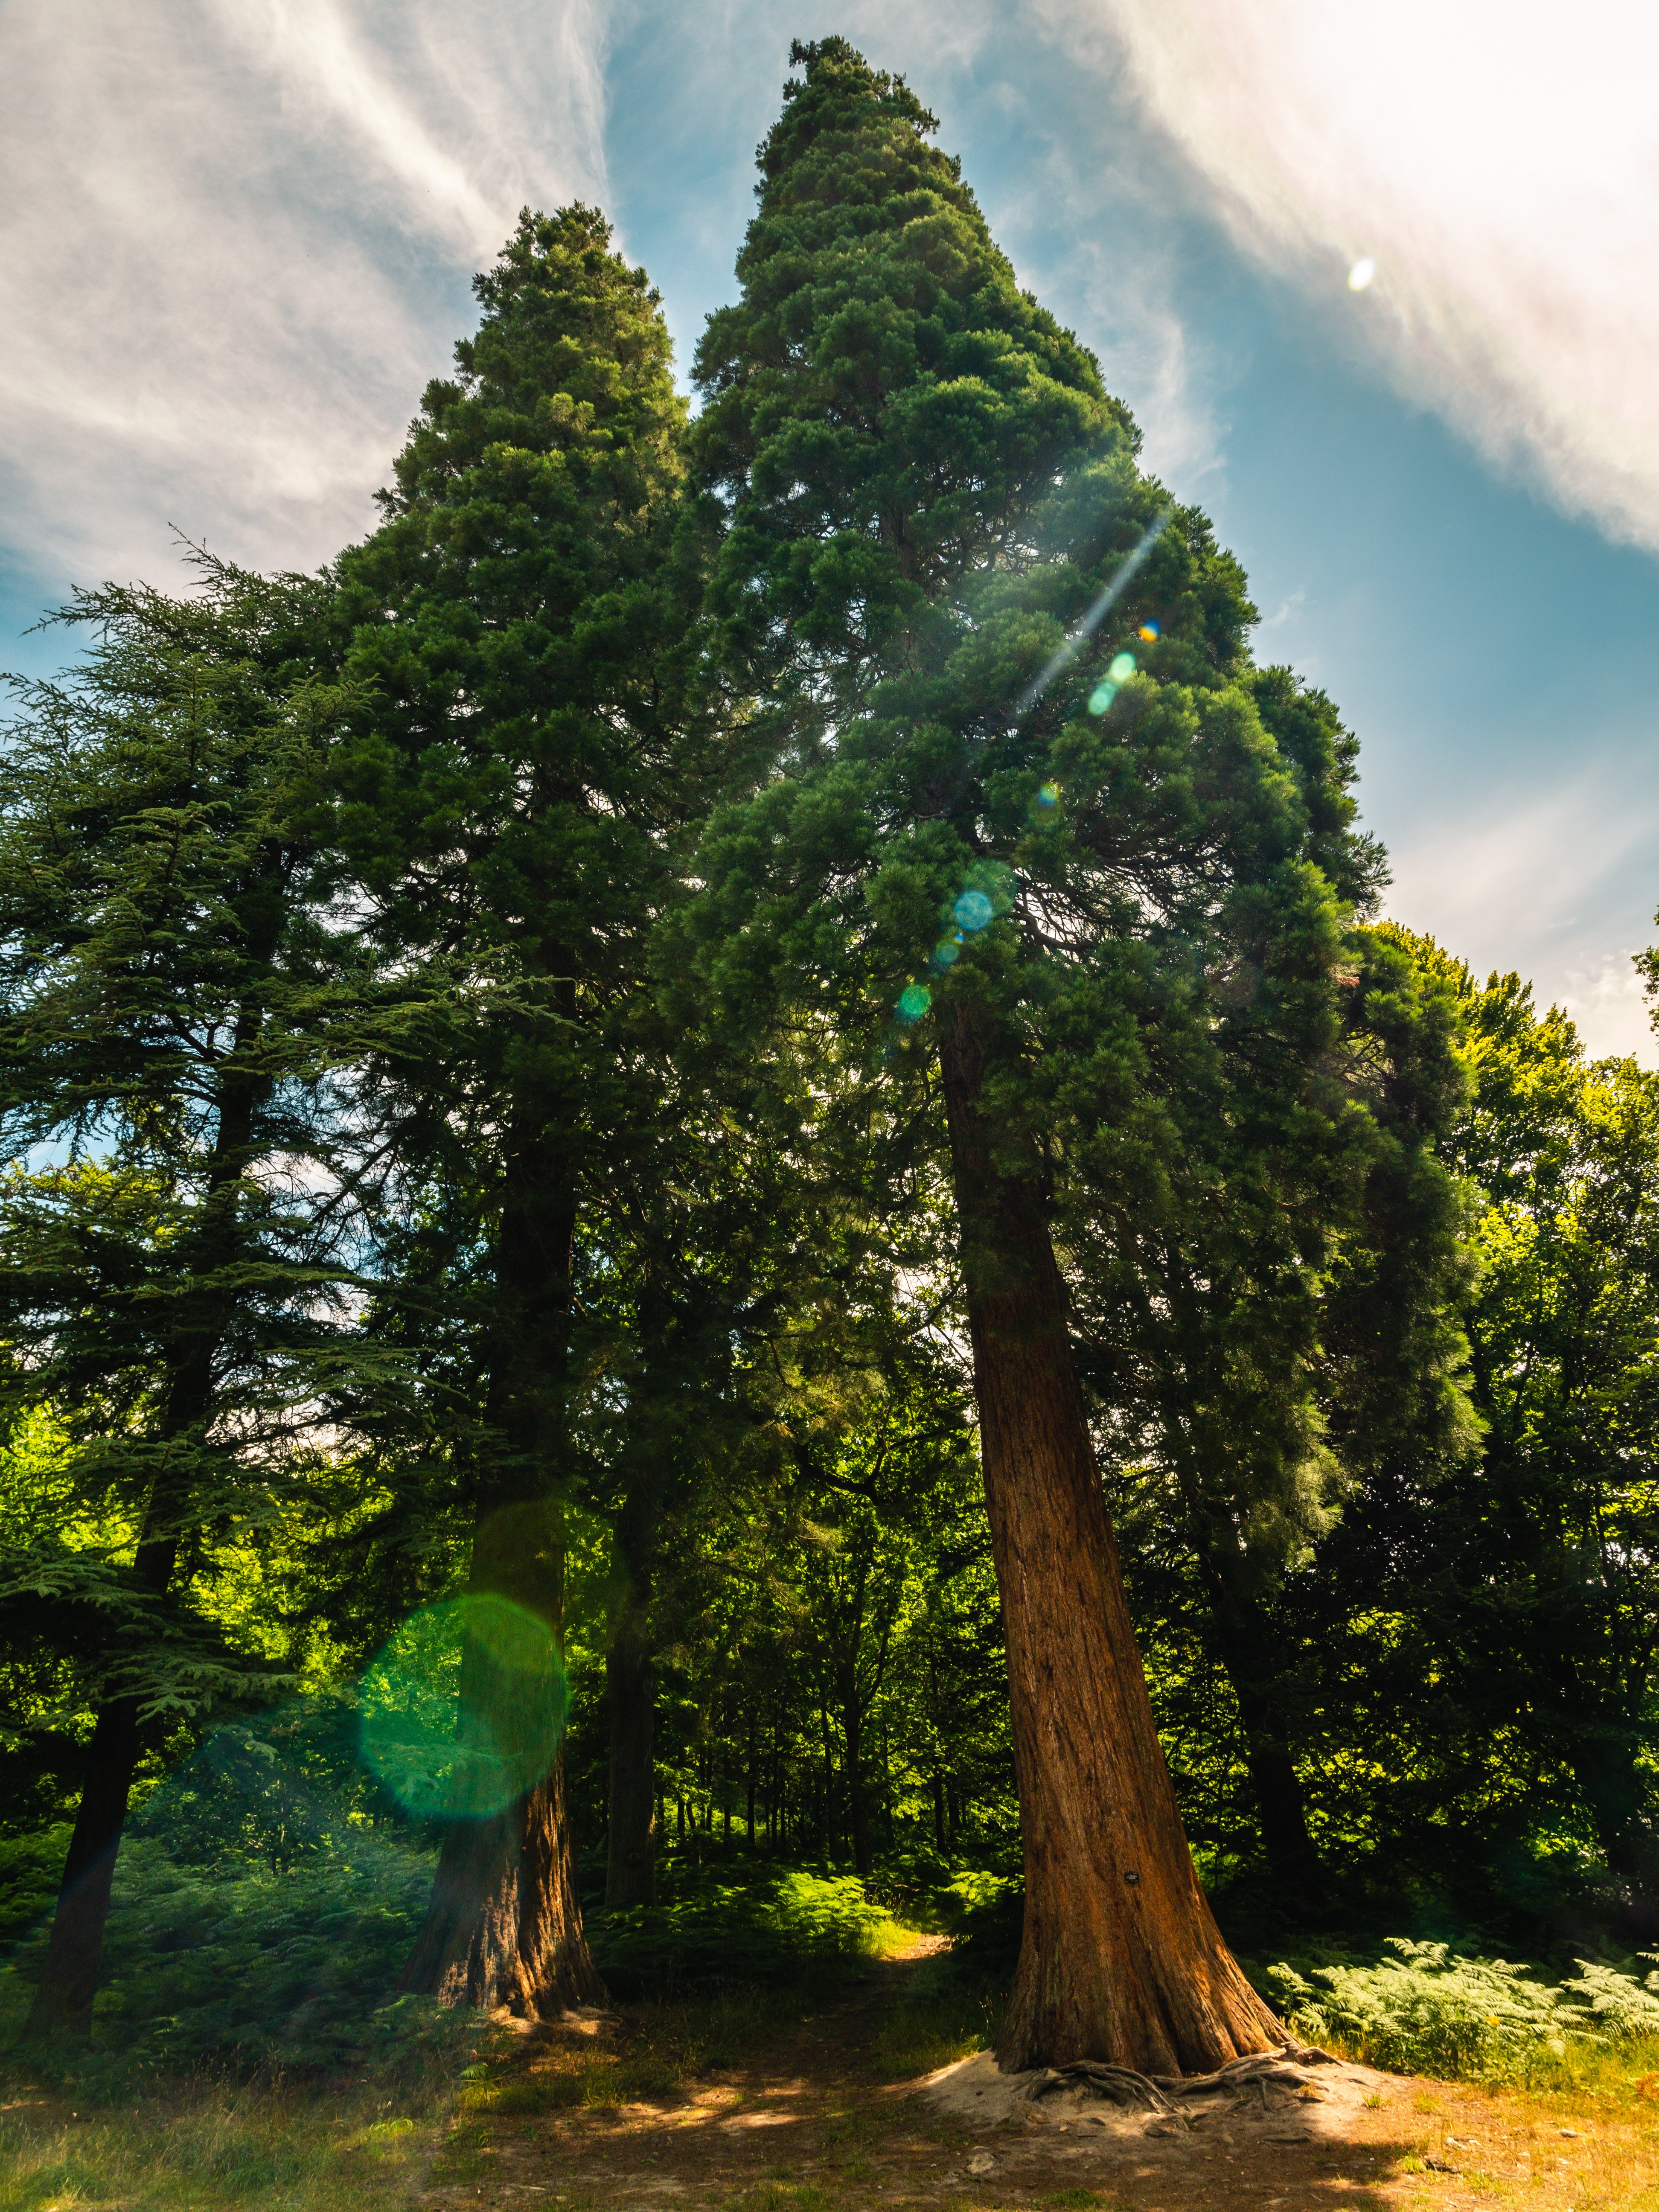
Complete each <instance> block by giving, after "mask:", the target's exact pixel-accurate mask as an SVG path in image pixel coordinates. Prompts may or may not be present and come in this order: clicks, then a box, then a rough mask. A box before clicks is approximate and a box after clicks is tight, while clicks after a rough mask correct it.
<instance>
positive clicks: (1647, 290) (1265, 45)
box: [1037, 0, 1659, 547]
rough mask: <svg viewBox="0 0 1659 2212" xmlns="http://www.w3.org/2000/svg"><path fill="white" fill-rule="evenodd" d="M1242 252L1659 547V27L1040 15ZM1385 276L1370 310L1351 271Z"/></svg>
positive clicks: (1335, 11) (1527, 17)
mask: <svg viewBox="0 0 1659 2212" xmlns="http://www.w3.org/2000/svg"><path fill="white" fill-rule="evenodd" d="M1037 5H1038V6H1039V8H1040V10H1041V12H1042V15H1043V16H1044V17H1045V18H1046V20H1047V21H1048V23H1049V25H1050V26H1051V27H1052V28H1054V30H1056V31H1058V32H1060V33H1064V34H1065V35H1066V36H1068V37H1070V38H1071V39H1072V40H1073V43H1074V46H1075V48H1076V51H1077V52H1078V55H1079V65H1080V66H1085V67H1093V68H1095V69H1097V70H1101V71H1103V72H1105V73H1108V74H1112V73H1117V72H1121V70H1122V68H1123V66H1124V64H1125V63H1126V62H1127V70H1128V74H1129V77H1130V80H1131V82H1133V85H1134V87H1135V88H1136V89H1137V90H1138V92H1139V95H1140V98H1141V99H1142V100H1143V102H1144V104H1145V106H1146V110H1147V111H1148V112H1149V113H1150V114H1151V115H1152V118H1154V119H1155V120H1156V121H1157V122H1158V124H1159V125H1161V126H1162V127H1163V129H1164V131H1165V132H1166V133H1167V134H1168V136H1169V137H1170V139H1171V140H1172V141H1173V142H1174V143H1175V144H1176V146H1177V147H1178V148H1179V149H1181V151H1182V154H1183V155H1184V156H1185V158H1186V161H1187V162H1188V165H1189V167H1190V171H1191V173H1192V174H1193V175H1194V176H1195V177H1196V178H1197V179H1200V180H1201V183H1202V186H1203V189H1204V191H1205V192H1206V194H1207V196H1208V198H1209V200H1210V202H1211V204H1212V205H1213V206H1214V207H1216V208H1217V209H1218V210H1220V211H1221V213H1222V214H1223V216H1225V219H1226V221H1227V222H1228V224H1229V225H1230V227H1231V230H1232V233H1233V234H1234V236H1235V237H1236V238H1237V240H1239V241H1240V242H1241V243H1243V245H1244V246H1246V247H1247V248H1248V249H1249V251H1250V252H1253V253H1255V255H1257V256H1259V257H1260V258H1261V259H1263V260H1264V261H1267V262H1268V263H1270V264H1273V266H1275V267H1276V268H1278V269H1279V270H1281V271H1283V272H1285V273H1286V274H1288V275H1290V276H1292V277H1294V278H1296V279H1297V280H1298V281H1299V282H1300V283H1302V284H1303V285H1304V286H1305V287H1306V288H1307V289H1309V290H1310V292H1312V293H1315V294H1316V295H1321V296H1322V297H1324V298H1326V299H1327V300H1328V302H1329V307H1330V313H1331V314H1332V316H1333V318H1334V317H1337V316H1341V317H1344V318H1346V322H1347V325H1348V328H1349V330H1350V331H1351V333H1352V343H1354V345H1355V346H1356V347H1357V348H1358V349H1362V350H1364V351H1366V352H1368V353H1370V355H1371V356H1372V357H1374V358H1375V359H1376V360H1378V361H1379V362H1382V363H1383V364H1384V365H1385V366H1386V368H1387V370H1388V372H1389V374H1390V375H1391V376H1392V378H1393V379H1394V380H1395V383H1396V385H1397V386H1398V387H1399V388H1400V389H1401V390H1402V391H1403V392H1406V393H1407V395H1408V396H1409V397H1411V398H1414V399H1416V400H1418V401H1419V402H1422V403H1425V404H1428V405H1430V406H1431V407H1433V408H1434V409H1436V410H1437V411H1438V412H1439V413H1440V414H1441V415H1442V416H1443V417H1444V418H1445V419H1447V420H1448V421H1449V422H1452V423H1453V424H1454V425H1455V427H1456V428H1458V429H1459V430H1460V431H1462V433H1463V434H1464V435H1466V436H1468V438H1469V439H1470V440H1472V441H1474V444H1475V445H1476V446H1477V447H1480V449H1481V450H1482V451H1483V452H1484V453H1486V454H1487V455H1488V456H1489V457H1490V458H1491V459H1492V460H1494V461H1495V462H1497V463H1498V464H1499V465H1502V466H1504V467H1508V468H1512V469H1515V470H1516V471H1521V472H1522V473H1524V474H1525V475H1526V476H1527V477H1529V478H1530V479H1531V480H1532V481H1534V483H1537V484H1538V485H1539V486H1541V488H1542V489H1544V490H1545V491H1546V492H1547V494H1548V495H1550V496H1551V497H1552V498H1553V499H1554V500H1555V501H1557V502H1558V503H1559V505H1560V506H1561V507H1563V508H1565V509H1566V510H1567V511H1569V512H1571V513H1582V514H1584V515H1587V516H1589V517H1591V518H1593V519H1594V520H1595V521H1596V522H1597V523H1598V524H1599V525H1600V526H1601V528H1602V529H1604V530H1605V531H1606V532H1608V533H1609V534H1610V535H1612V536H1613V537H1615V538H1623V539H1626V540H1630V541H1632V542H1635V543H1637V544H1643V545H1646V546H1650V547H1656V546H1659V379H1656V377H1655V375H1654V374H1653V368H1652V364H1653V362H1654V361H1655V359H1656V358H1659V289H1656V288H1655V287H1654V285H1653V284H1652V283H1650V280H1649V272H1650V267H1651V264H1652V259H1653V252H1654V238H1655V234H1656V229H1659V150H1656V141H1655V135H1654V124H1653V112H1654V109H1653V101H1654V94H1653V87H1654V84H1655V83H1656V82H1659V13H1656V12H1655V11H1654V10H1652V9H1640V8H1638V7H1635V6H1632V4H1631V0H1585V4H1584V5H1583V6H1582V7H1580V8H1579V9H1577V11H1576V12H1575V13H1574V14H1573V15H1572V16H1571V19H1568V18H1564V17H1563V15H1562V14H1561V11H1560V9H1559V8H1556V7H1553V6H1552V7H1546V6H1544V5H1542V4H1541V0H1465V4H1463V5H1462V6H1460V7H1455V8H1449V7H1447V6H1445V5H1444V4H1443V0H1344V4H1343V5H1341V6H1340V7H1336V6H1333V5H1332V4H1331V0H1250V4H1249V6H1240V5H1239V4H1238V0H1037ZM1361 257H1370V258H1374V260H1375V262H1376V276H1375V279H1374V281H1373V282H1372V283H1371V284H1370V287H1369V288H1368V289H1364V290H1362V291H1359V292H1357V293H1356V292H1350V291H1349V289H1348V288H1347V272H1348V270H1349V269H1350V267H1351V266H1352V264H1354V263H1355V262H1357V261H1358V260H1359V259H1360V258H1361Z"/></svg>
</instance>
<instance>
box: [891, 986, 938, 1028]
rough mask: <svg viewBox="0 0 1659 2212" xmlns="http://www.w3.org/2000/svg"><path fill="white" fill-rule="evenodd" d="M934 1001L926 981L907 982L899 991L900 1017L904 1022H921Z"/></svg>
mask: <svg viewBox="0 0 1659 2212" xmlns="http://www.w3.org/2000/svg"><path fill="white" fill-rule="evenodd" d="M932 1005H933V993H932V992H931V991H930V990H929V989H928V987H927V985H926V984H925V983H907V984H906V985H905V987H904V988H903V989H902V991H901V992H900V993H899V1002H898V1018H899V1019H900V1020H901V1021H902V1022H904V1023H907V1024H908V1023H910V1022H919V1021H920V1020H921V1018H922V1016H923V1015H924V1014H925V1013H926V1012H927V1009H928V1007H929V1006H932Z"/></svg>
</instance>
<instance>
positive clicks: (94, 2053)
mask: <svg viewBox="0 0 1659 2212" xmlns="http://www.w3.org/2000/svg"><path fill="white" fill-rule="evenodd" d="M430 1879H431V1867H430V1862H429V1861H428V1860H426V1859H423V1858H419V1857H415V1856H413V1855H412V1854H410V1853H406V1852H403V1851H400V1850H397V1849H396V1848H395V1847H393V1846H391V1845H389V1844H384V1843H375V1842H374V1841H373V1840H371V1839H368V1838H364V1839H363V1840H362V1842H361V1843H360V1844H356V1846H355V1847H352V1848H350V1849H349V1850H341V1851H337V1852H334V1853H329V1854H325V1855H321V1856H319V1857H316V1858H313V1859H308V1860H306V1861H303V1862H301V1863H299V1864H298V1865H296V1866H295V1868H294V1869H292V1870H291V1871H290V1872H288V1873H285V1874H271V1873H269V1872H265V1871H264V1870H256V1869H246V1870H245V1871H243V1872H242V1873H241V1874H240V1875H228V1874H227V1873H226V1872H225V1871H223V1870H222V1869H221V1870H218V1871H205V1872H204V1871H200V1870H197V1869H191V1868H187V1867H182V1866H179V1864H177V1863H175V1862H174V1861H173V1860H172V1859H170V1858H169V1857H167V1855H166V1854H165V1852H163V1851H162V1850H161V1847H160V1846H159V1845H158V1844H155V1843H154V1842H152V1841H149V1840H148V1839H145V1838H133V1839H132V1840H131V1841H130V1842H129V1844H128V1845H127V1848H126V1849H125V1851H124V1852H123V1854H122V1860H121V1866H120V1869H119V1872H118V1878H117V1882H116V1888H115V1897H114V1903H113V1907H112V1912H111V1916H110V1921H109V1928H108V1933H107V1936H106V1962H107V1971H106V1979H105V1984H104V1987H103V1989H102V1990H101V1992H100V1996H99V2000H98V2006H97V2011H96V2015H95V2021H94V2040H93V2044H92V2045H91V2046H90V2049H89V2051H87V2052H84V2053H82V2054H80V2055H78V2056H71V2057H70V2058H68V2059H67V2060H64V2061H60V2062H58V2063H60V2064H66V2065H67V2067H68V2069H69V2071H70V2075H72V2076H73V2078H75V2079H76V2081H77V2082H81V2083H82V2084H83V2085H84V2087H85V2090H86V2093H88V2094H92V2093H94V2092H96V2091H98V2090H99V2089H100V2087H101V2088H102V2089H103V2090H104V2091H105V2092H106V2093H117V2092H119V2091H122V2090H125V2089H126V2088H129V2087H132V2086H133V2085H135V2084H137V2083H138V2082H140V2081H143V2080H145V2079H147V2078H149V2077H152V2076H160V2075H171V2076H175V2077H176V2076H180V2075H190V2074H191V2073H192V2072H195V2071H197V2070H199V2069H211V2070H215V2071H219V2070H223V2071H227V2072H230V2073H238V2074H240V2073H250V2072H252V2071H254V2070H256V2069H267V2070H269V2069H277V2068H280V2069H297V2070H301V2071H311V2072H331V2073H332V2072H337V2071H338V2070H340V2069H345V2068H349V2069H362V2068H369V2069H374V2070H375V2071H377V2072H380V2073H386V2074H388V2075H411V2076H413V2075H420V2076H422V2077H423V2078H424V2077H425V2076H428V2075H429V2076H430V2077H431V2078H432V2079H433V2080H434V2081H435V2080H437V2079H438V2078H439V2077H440V2076H441V2075H443V2074H444V2072H445V2070H446V2069H447V2067H448V2065H449V2063H450V2062H451V2060H452V2059H453V2057H454V2055H455V2053H456V2052H457V2051H459V2050H460V2049H461V2048H462V2047H463V2046H465V2045H466V2044H467V2043H468V2041H469V2039H470V2038H471V2036H472V2034H473V2033H474V2027H475V2023H474V2022H473V2021H471V2018H470V2016H468V2015H465V2013H463V2014H459V2015H458V2014H455V2013H451V2012H446V2011H445V2010H444V2008H441V2007H440V2006H436V2005H435V2004H433V2003H431V2002H428V2000H425V1999H422V1998H411V1997H401V1998H398V1999H396V2000H393V1999H392V1984H393V1982H394V1981H395V1980H396V1978H397V1975H398V1969H399V1968H400V1967H401V1966H402V1964H403V1961H404V1957H405V1956H406V1955H407V1953H408V1948H409V1945H410V1941H411V1940H412V1937H413V1934H414V1931H415V1929H416V1926H417V1925H418V1924H419V1920H420V1916H421V1913H422V1910H423V1908H424V1905H425V1901H426V1890H427V1887H428V1884H429V1881H430ZM42 1941H43V1938H40V1937H37V1938H36V1940H35V1941H34V1942H32V1943H29V1944H26V1945H24V1946H22V1947H21V1948H20V1949H19V1950H18V1951H17V1952H16V1953H15V1955H14V1959H13V1962H12V1964H11V1965H10V1966H9V1967H8V1968H7V1969H6V1972H5V1977H4V1981H5V1999H4V2002H5V2007H6V2011H7V2014H8V2016H9V2017H8V2025H9V2026H12V2027H15V2024H16V2021H17V2020H18V2018H19V2017H20V2016H21V2010H22V2006H23V2002H24V2001H25V2000H26V1997H27V1985H28V1984H29V1981H30V1979H31V1978H32V1975H33V1972H34V1971H36V1970H38V1963H39V1956H40V1948H41V1942H42Z"/></svg>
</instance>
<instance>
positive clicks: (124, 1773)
mask: <svg viewBox="0 0 1659 2212" xmlns="http://www.w3.org/2000/svg"><path fill="white" fill-rule="evenodd" d="M137 1764H138V1700H137V1699H136V1698H116V1699H111V1700H110V1701H109V1703H108V1704H106V1705H105V1706H104V1707H103V1708H102V1710H101V1711H100V1713H99V1716H98V1721H97V1725H96V1727H95V1728H94V1730H93V1735H92V1741H91V1743H90V1744H89V1745H88V1747H87V1774H86V1780H85V1783H84V1784H83V1785H82V1790H81V1803H80V1807H79V1809H78V1810H77V1812H76V1816H75V1832H74V1833H73V1835H72V1836H71V1837H70V1847H69V1856H68V1857H67V1859H66V1860H65V1861H64V1873H63V1879H62V1881H61V1883H60V1885H59V1887H58V1906H57V1910H56V1911H55V1912H54V1913H53V1915H52V1936H51V1940H50V1942H48V1944H47V1946H46V1963H45V1965H44V1966H43V1968H42V1970H41V1975H40V1984H39V1985H38V1987H37V1988H36V1990H35V1993H34V2002H33V2004H32V2005H31V2006H30V2008H29V2016H28V2026H27V2033H28V2034H29V2035H31V2036H56V2035H64V2034H70V2035H82V2034H84V2033H86V2031H87V2029H88V2027H90V2026H91V2024H92V2001H93V1998H94V1996H96V1994H97V1990H98V1970H99V1965H100V1960H102V1957H103V1951H104V1929H105V1926H106V1923H107V1922H108V1919H109V1904H110V1886H111V1884H112V1881H113V1880H114V1877H115V1860H116V1854H117V1852H118V1850H119V1848H120V1843H121V1831H122V1828H123V1826H124V1825H125V1820H126V1817H127V1803H128V1800H129V1798H130V1797H131V1792H132V1777H133V1771H134V1769H135V1768H136V1767H137Z"/></svg>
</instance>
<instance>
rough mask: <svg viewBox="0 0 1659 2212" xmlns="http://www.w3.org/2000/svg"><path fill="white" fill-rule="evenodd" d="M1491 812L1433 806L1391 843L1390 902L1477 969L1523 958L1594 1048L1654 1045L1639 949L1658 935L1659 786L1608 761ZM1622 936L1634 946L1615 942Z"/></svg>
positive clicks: (1530, 975) (1644, 1052)
mask: <svg viewBox="0 0 1659 2212" xmlns="http://www.w3.org/2000/svg"><path fill="white" fill-rule="evenodd" d="M1482 808H1483V811H1482V815H1481V818H1480V821H1479V822H1478V823H1476V822H1472V821H1471V820H1470V819H1469V818H1468V817H1466V816H1450V817H1430V818H1431V819H1432V820H1433V825H1434V826H1432V827H1428V826H1425V825H1424V824H1419V826H1417V827H1415V828H1413V829H1407V830H1406V831H1405V832H1404V834H1401V835H1397V836H1395V838H1394V839H1393V840H1392V841H1391V850H1390V854H1389V858H1390V860H1391V863H1392V866H1393V869H1394V884H1393V887H1392V889H1391V890H1390V892H1389V899H1388V904H1389V910H1390V912H1391V913H1393V914H1394V915H1395V916H1396V917H1397V918H1398V919H1399V920H1400V921H1402V922H1404V923H1405V924H1406V925H1407V927H1409V928H1412V929H1420V930H1425V931H1426V932H1427V933H1429V934H1430V935H1431V937H1434V938H1436V939H1438V941H1439V942H1440V943H1441V944H1442V945H1444V946H1445V948H1446V949H1447V951H1449V952H1452V953H1455V955H1456V956H1457V957H1458V958H1460V959H1462V960H1467V961H1468V963H1469V965H1470V967H1471V968H1472V969H1474V971H1475V973H1476V974H1477V975H1486V973H1487V972H1488V971H1489V970H1491V969H1503V970H1504V971H1508V970H1510V969H1515V970H1516V971H1517V972H1518V973H1519V974H1520V975H1522V976H1524V977H1526V978H1527V979H1528V981H1531V983H1532V984H1533V986H1534V990H1535V993H1536V995H1537V999H1538V1002H1539V1003H1540V1005H1541V1006H1542V1005H1549V1004H1552V1003H1553V1004H1557V1005H1559V1006H1564V1007H1565V1009H1566V1011H1567V1012H1568V1013H1570V1014H1571V1016H1572V1018H1573V1019H1574V1021H1575V1022H1576V1023H1577V1024H1578V1028H1579V1032H1580V1034H1581V1036H1583V1039H1584V1042H1585V1044H1586V1046H1587V1047H1588V1048H1589V1050H1590V1051H1591V1052H1592V1053H1595V1054H1608V1053H1632V1054H1635V1055H1636V1057H1637V1058H1638V1059H1639V1060H1642V1061H1643V1062H1644V1064H1645V1065H1648V1066H1652V1065H1653V1064H1654V1062H1655V1060H1656V1058H1659V1051H1656V1045H1655V1040H1654V1036H1653V1032H1652V1030H1651V1029H1650V1025H1649V1022H1648V1016H1647V1011H1646V1002H1645V1001H1644V998H1643V996H1642V992H1641V987H1640V985H1639V984H1638V981H1637V978H1636V975H1635V971H1634V969H1632V966H1631V956H1632V953H1633V952H1634V951H1636V950H1637V949H1638V946H1641V945H1646V944H1648V943H1650V942H1651V941H1652V939H1653V937H1654V935H1655V931H1654V930H1653V928H1651V927H1650V917H1651V914H1652V908H1653V903H1654V896H1653V890H1652V884H1651V880H1650V870H1649V868H1648V866H1647V860H1648V855H1649V854H1650V853H1651V852H1652V850H1653V847H1654V843H1655V839H1656V833H1659V795H1656V793H1654V792H1653V791H1652V790H1651V789H1647V788H1632V781H1631V778H1630V775H1629V773H1628V767H1627V765H1626V764H1624V763H1620V761H1618V760H1617V759H1608V760H1606V761H1603V762H1597V763H1593V764H1591V765H1590V766H1589V767H1588V768H1586V769H1582V770H1579V771H1577V772H1576V773H1575V774H1574V775H1571V776H1570V777H1568V778H1566V779H1565V780H1564V781H1561V782H1559V783H1558V784H1556V785H1555V786H1553V787H1549V788H1546V789H1542V790H1537V791H1534V792H1532V793H1529V794H1528V796H1527V797H1526V798H1525V799H1522V800H1521V801H1520V802H1519V803H1518V804H1516V805H1511V806H1510V807H1509V808H1507V809H1504V808H1500V807H1498V806H1492V805H1487V804H1486V801H1484V800H1483V801H1482ZM1620 937H1624V938H1625V939H1626V943H1627V947H1628V949H1625V950H1620V951H1613V952H1610V951H1607V942H1608V939H1609V938H1611V939H1613V942H1614V943H1615V944H1617V943H1618V942H1619V940H1620Z"/></svg>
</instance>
